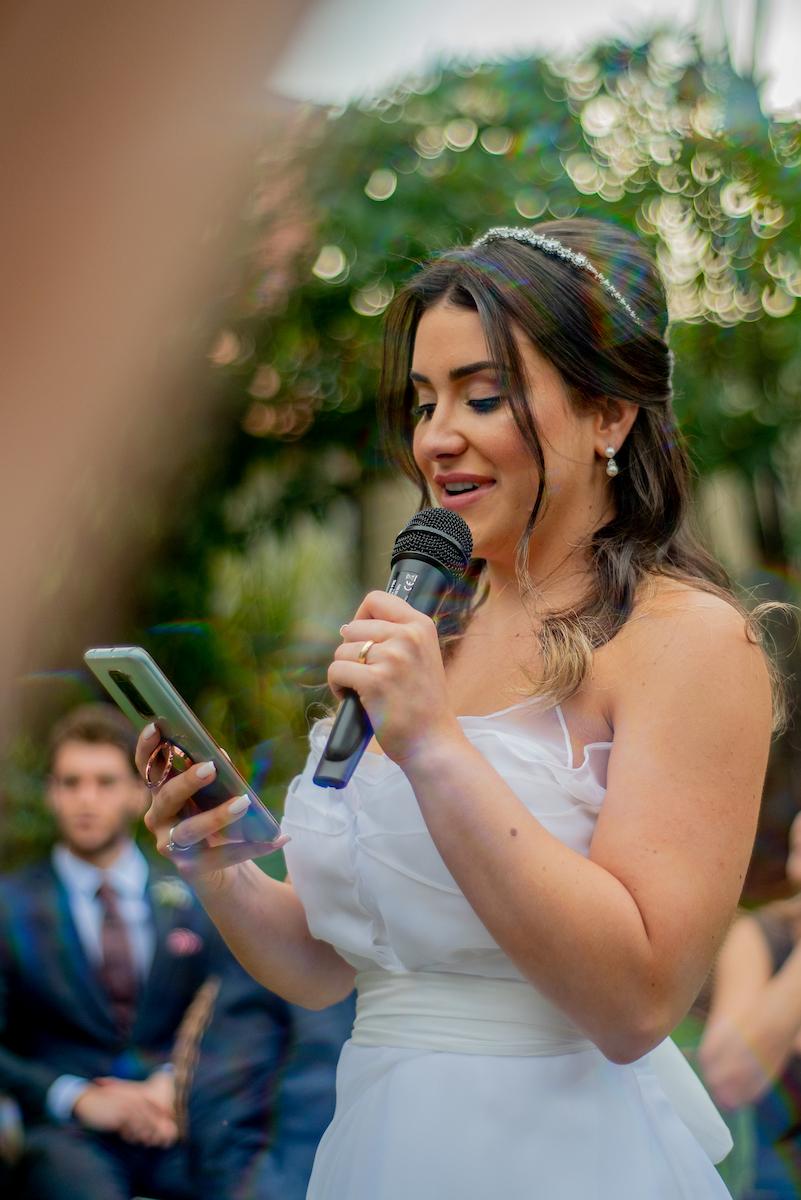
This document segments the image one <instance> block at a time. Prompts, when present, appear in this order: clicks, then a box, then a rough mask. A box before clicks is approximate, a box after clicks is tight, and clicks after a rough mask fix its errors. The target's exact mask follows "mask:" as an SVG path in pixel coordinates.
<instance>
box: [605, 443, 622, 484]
mask: <svg viewBox="0 0 801 1200" xmlns="http://www.w3.org/2000/svg"><path fill="white" fill-rule="evenodd" d="M615 453H616V451H615V447H614V446H607V447H606V449H605V450H604V454H605V455H606V457H607V459H608V462H607V464H606V473H607V475H608V476H609V478H610V479H614V477H615V476H616V475H617V473H618V471H619V470H620V468H619V467H618V465H617V463H616V462H615Z"/></svg>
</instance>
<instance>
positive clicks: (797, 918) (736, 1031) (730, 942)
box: [699, 814, 801, 1200]
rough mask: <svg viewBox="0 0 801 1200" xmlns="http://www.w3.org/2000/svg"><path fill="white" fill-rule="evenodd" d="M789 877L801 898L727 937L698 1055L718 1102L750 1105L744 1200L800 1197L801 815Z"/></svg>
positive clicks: (747, 920) (744, 922) (764, 912)
mask: <svg viewBox="0 0 801 1200" xmlns="http://www.w3.org/2000/svg"><path fill="white" fill-rule="evenodd" d="M787 878H788V881H789V882H790V883H791V884H792V885H793V886H794V888H795V889H797V893H796V895H794V896H793V897H792V898H791V899H789V900H780V901H776V902H774V903H772V904H768V905H765V907H764V908H762V909H759V910H757V911H755V912H751V913H744V914H743V915H741V916H740V917H739V918H738V920H737V921H736V922H735V923H734V925H733V926H732V928H731V930H730V931H729V934H728V936H727V938H726V941H725V942H724V944H723V947H722V949H721V951H720V954H719V956H718V959H717V962H716V964H715V971H714V980H713V990H712V1003H711V1006H710V1012H709V1019H708V1021H707V1024H706V1028H705V1031H704V1036H703V1039H702V1041H701V1045H700V1048H699V1060H700V1065H701V1069H702V1071H703V1074H704V1078H705V1080H706V1082H707V1084H708V1086H709V1088H710V1090H711V1092H712V1094H713V1096H714V1097H715V1099H716V1100H717V1102H718V1104H720V1105H721V1106H722V1107H723V1108H726V1109H736V1108H741V1107H743V1106H746V1105H752V1106H753V1126H754V1136H755V1164H754V1179H753V1184H752V1186H751V1188H750V1190H749V1191H748V1192H747V1193H746V1194H745V1196H744V1197H743V1200H797V1197H798V1196H799V1195H801V814H799V815H798V816H797V817H796V818H795V820H794V821H793V823H792V825H791V827H790V835H789V855H788V858H787Z"/></svg>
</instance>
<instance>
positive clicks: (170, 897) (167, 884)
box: [150, 878, 192, 908]
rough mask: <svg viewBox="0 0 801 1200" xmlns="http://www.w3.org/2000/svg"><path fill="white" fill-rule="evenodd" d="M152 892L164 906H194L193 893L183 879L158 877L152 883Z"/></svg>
mask: <svg viewBox="0 0 801 1200" xmlns="http://www.w3.org/2000/svg"><path fill="white" fill-rule="evenodd" d="M150 894H151V896H152V897H153V900H154V902H155V903H156V904H158V905H160V906H161V907H162V908H191V907H192V893H191V892H190V890H189V888H188V887H187V886H186V884H185V883H184V881H183V879H173V878H169V879H157V880H156V882H155V883H153V884H151V887H150Z"/></svg>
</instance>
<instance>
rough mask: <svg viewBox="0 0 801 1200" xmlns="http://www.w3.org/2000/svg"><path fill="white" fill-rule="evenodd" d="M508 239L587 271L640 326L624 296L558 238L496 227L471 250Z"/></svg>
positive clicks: (506, 226) (578, 253)
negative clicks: (532, 247) (523, 243)
mask: <svg viewBox="0 0 801 1200" xmlns="http://www.w3.org/2000/svg"><path fill="white" fill-rule="evenodd" d="M507 238H508V239H510V240H511V241H513V242H525V243H526V244H527V245H529V246H534V247H535V248H536V249H537V250H542V251H543V253H544V254H552V255H553V256H554V258H561V259H563V260H564V261H565V262H568V263H570V264H571V266H574V267H578V268H579V269H580V270H582V271H587V272H588V273H589V274H590V275H592V277H593V279H597V281H598V283H600V285H601V287H602V288H603V289H604V291H605V292H608V293H609V295H610V296H612V297H614V299H615V300H617V302H618V304H619V305H620V306H621V307H622V308H624V309H625V310H626V312H627V313H628V314H629V316H630V317H631V319H632V321H635V322H636V323H637V325H642V321H641V320H640V318H639V317H638V316H637V314H636V312H635V311H634V309H633V308H632V307H631V305H630V304H629V302H628V300H627V299H626V298H625V296H622V295H621V294H620V292H619V291H618V290H617V288H616V287H615V285H614V284H613V283H612V281H611V280H609V279H607V278H606V276H605V275H602V274H601V272H600V271H599V270H598V268H597V267H594V266H593V265H592V263H591V262H590V260H589V259H588V258H587V256H586V254H581V253H580V252H579V251H578V250H571V249H570V247H569V246H565V245H564V244H563V243H562V242H560V241H559V239H558V238H555V237H546V236H545V234H542V233H537V232H536V230H534V229H524V228H522V227H520V226H516V225H497V226H495V228H493V229H488V230H487V232H486V233H483V234H482V235H481V237H479V238H476V240H475V241H474V242H473V249H474V250H475V249H476V248H477V247H478V246H484V245H486V244H487V242H498V241H503V240H504V239H507Z"/></svg>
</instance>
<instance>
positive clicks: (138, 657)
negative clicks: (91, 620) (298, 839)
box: [83, 646, 287, 853]
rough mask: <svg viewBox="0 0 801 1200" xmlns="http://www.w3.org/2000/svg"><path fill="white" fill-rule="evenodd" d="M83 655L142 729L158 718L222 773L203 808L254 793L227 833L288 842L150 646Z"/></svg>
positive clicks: (201, 801) (202, 796)
mask: <svg viewBox="0 0 801 1200" xmlns="http://www.w3.org/2000/svg"><path fill="white" fill-rule="evenodd" d="M83 657H84V661H85V662H86V665H87V666H88V667H89V669H90V671H91V672H92V673H93V674H94V675H96V676H97V678H98V679H99V680H100V682H101V683H102V685H103V687H104V688H105V689H106V691H107V692H108V694H109V695H110V696H111V698H112V700H113V701H114V703H115V704H117V705H118V706H119V707H120V708H121V709H122V711H123V712H124V713H125V715H126V717H128V718H129V720H130V721H131V722H132V723H133V724H134V726H135V727H136V728H137V729H140V730H141V729H144V727H145V726H146V725H149V724H150V722H151V721H155V723H156V724H157V725H158V728H159V731H160V732H161V736H162V740H163V741H165V742H168V743H170V745H172V746H175V747H177V748H178V750H179V751H181V752H182V753H183V754H184V755H186V756H187V758H189V759H190V760H191V761H192V762H193V763H201V762H213V763H214V765H215V766H216V768H217V775H216V777H215V778H214V780H213V781H212V782H211V783H210V784H208V785H207V786H206V787H204V788H202V789H201V791H199V792H195V794H194V796H193V800H194V802H195V804H196V805H197V806H198V807H199V808H203V809H207V808H214V807H215V806H216V805H218V804H221V803H222V802H223V801H225V800H228V799H231V798H232V797H233V796H241V795H244V794H247V795H248V796H249V797H250V808H249V809H247V811H246V812H245V813H243V815H242V816H241V817H240V818H239V819H238V820H237V821H234V822H232V823H231V824H230V825H227V826H226V827H225V830H224V831H223V832H224V834H225V836H226V837H228V838H232V839H233V840H235V841H248V842H267V843H275V845H274V846H273V849H276V850H277V849H279V847H280V846H281V845H283V844H284V842H285V841H286V840H287V839H286V838H285V837H282V835H281V827H280V825H279V824H278V822H277V821H276V819H275V817H274V816H273V815H272V813H271V812H270V811H269V810H268V809H267V808H266V807H265V806H264V804H263V803H262V801H261V800H260V798H259V797H258V796H257V795H256V793H255V792H254V791H253V788H252V787H251V786H250V785H249V784H248V782H247V780H246V779H244V778H243V776H242V775H240V773H239V771H237V769H236V767H235V766H234V764H233V763H232V762H231V759H230V757H229V756H228V754H227V752H226V751H225V750H223V748H222V747H221V746H219V745H218V744H217V742H215V740H214V738H213V737H212V736H211V734H210V733H209V732H208V730H207V729H206V728H205V727H204V726H203V725H202V724H201V722H200V721H199V720H198V718H197V717H196V716H195V714H194V713H193V712H192V710H191V708H190V707H189V705H188V704H187V703H186V701H185V700H184V699H183V698H182V697H181V696H180V695H179V693H178V692H177V691H176V690H175V688H174V687H173V685H172V684H171V683H170V681H169V679H168V678H167V676H166V675H165V674H164V672H163V671H162V670H161V668H160V667H159V666H158V664H157V663H156V662H155V661H154V659H152V658H151V657H150V655H149V654H148V652H147V651H146V650H144V649H143V648H142V647H141V646H102V647H97V648H95V649H92V650H87V651H86V653H85V654H84V656H83ZM185 815H187V816H188V815H189V812H187V813H186V814H185ZM266 853H269V851H266Z"/></svg>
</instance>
